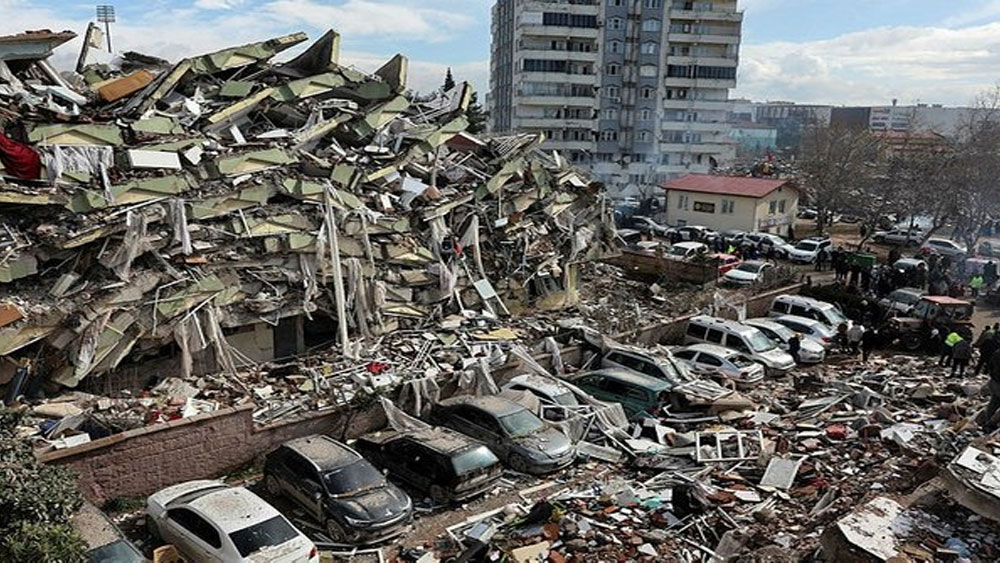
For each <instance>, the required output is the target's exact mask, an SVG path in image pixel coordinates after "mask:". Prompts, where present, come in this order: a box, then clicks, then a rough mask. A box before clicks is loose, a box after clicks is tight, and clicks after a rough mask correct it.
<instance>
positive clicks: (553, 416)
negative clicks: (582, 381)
mask: <svg viewBox="0 0 1000 563" xmlns="http://www.w3.org/2000/svg"><path fill="white" fill-rule="evenodd" d="M503 390H511V391H527V392H528V393H531V394H532V395H534V396H535V397H537V398H538V401H539V402H540V403H541V404H542V418H544V419H546V420H552V421H560V420H565V419H566V418H567V413H566V409H572V408H573V407H577V406H580V401H579V400H578V399H577V398H576V395H575V394H574V393H573V390H572V389H570V388H569V387H567V386H566V385H564V384H563V383H562V382H560V381H559V380H558V379H553V378H551V377H544V376H541V375H534V374H525V375H518V376H517V377H514V378H512V379H511V380H510V381H508V382H507V383H506V384H505V385H504V386H503ZM525 406H527V405H525Z"/></svg>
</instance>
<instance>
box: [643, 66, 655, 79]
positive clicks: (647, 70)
mask: <svg viewBox="0 0 1000 563" xmlns="http://www.w3.org/2000/svg"><path fill="white" fill-rule="evenodd" d="M657 71H658V69H657V68H656V65H642V66H640V67H639V76H644V77H646V78H651V77H655V76H656V74H657Z"/></svg>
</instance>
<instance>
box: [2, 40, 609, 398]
mask: <svg viewBox="0 0 1000 563" xmlns="http://www.w3.org/2000/svg"><path fill="white" fill-rule="evenodd" d="M73 36H74V35H73V34H72V33H69V32H65V33H51V32H48V31H40V32H29V33H26V34H22V35H17V36H9V37H4V38H0V120H2V122H3V124H4V130H5V133H6V135H5V136H3V137H2V139H3V141H4V144H3V145H0V154H2V156H3V159H2V163H3V169H2V174H3V177H2V183H0V287H2V288H3V295H4V297H3V298H0V383H6V384H9V383H10V382H12V381H15V382H19V385H20V386H21V387H19V388H18V389H15V390H14V391H13V393H12V394H13V395H14V396H16V395H18V394H29V392H30V390H31V388H32V385H30V384H29V383H30V382H32V381H34V382H37V381H39V380H42V379H46V380H48V381H50V382H52V383H56V384H59V385H62V386H67V387H75V386H77V385H78V384H79V383H80V382H81V381H82V380H84V379H85V378H88V377H93V376H102V375H107V374H109V373H112V372H117V373H121V372H123V371H128V370H127V369H126V368H128V367H130V366H131V369H132V370H133V371H136V370H138V371H141V372H142V373H140V374H139V375H140V376H142V377H153V376H154V375H155V376H160V378H162V376H164V375H167V376H169V375H178V376H182V377H184V378H188V377H190V376H191V375H199V374H209V373H222V374H226V375H228V376H235V375H236V374H237V373H238V372H239V371H240V370H241V369H242V368H244V367H246V366H255V365H257V364H259V363H262V362H266V361H270V360H272V359H274V358H281V357H289V356H293V355H299V354H302V353H304V352H306V351H307V350H308V349H309V348H310V347H319V346H323V345H329V344H330V343H331V342H334V341H336V342H337V343H338V345H339V348H340V351H341V352H342V354H343V355H344V356H345V357H360V356H361V355H363V352H364V351H365V350H367V349H368V348H369V347H370V344H365V343H364V342H369V343H371V342H373V341H376V340H377V339H379V338H383V337H388V336H391V335H393V334H398V333H403V332H406V333H407V334H410V335H414V334H416V335H418V336H419V334H420V332H419V331H421V330H423V329H425V328H427V327H433V328H439V327H446V328H448V329H450V330H460V329H463V328H464V327H469V326H477V327H482V326H484V325H485V324H489V323H491V322H495V321H496V319H502V318H504V317H506V316H509V315H510V314H511V313H512V312H514V313H516V312H517V310H525V309H526V308H528V307H531V308H532V309H534V310H544V309H558V308H562V307H566V306H572V305H574V304H575V303H576V302H577V301H578V294H577V281H578V266H579V264H581V263H583V262H585V261H587V260H590V259H593V258H595V257H597V256H598V255H600V254H602V253H604V252H605V251H607V249H609V248H610V247H611V245H612V241H613V236H614V235H613V227H612V226H611V222H610V218H609V217H610V216H609V215H608V214H607V212H606V210H605V206H604V205H603V203H602V199H601V198H602V197H603V196H602V194H601V193H600V189H599V188H600V186H599V185H596V184H592V183H590V182H589V181H588V180H587V179H586V178H584V177H581V176H580V175H579V174H578V173H576V172H575V171H573V170H572V169H570V168H569V167H568V166H567V164H566V162H565V161H564V160H563V159H562V158H561V157H560V156H559V155H558V154H546V153H543V152H541V151H539V150H538V145H539V143H540V141H541V139H540V138H539V137H538V136H534V135H516V136H507V137H493V138H477V137H475V136H473V135H471V134H469V133H467V132H466V128H467V126H468V120H467V118H466V115H465V113H466V109H467V108H468V105H469V102H470V97H471V95H472V89H471V88H470V87H469V85H468V84H466V83H462V84H459V85H458V86H456V87H455V88H453V89H452V90H449V91H446V92H438V93H436V94H434V95H432V96H428V97H424V98H417V97H413V96H410V95H408V94H407V93H406V76H407V59H406V58H405V57H403V56H401V55H397V56H396V57H394V58H392V59H391V60H390V61H388V62H387V63H386V64H385V65H383V66H382V67H381V68H379V69H378V70H376V71H375V72H374V73H373V74H367V73H363V72H359V71H357V70H355V69H353V68H348V67H346V66H342V65H341V64H339V63H338V56H339V44H340V37H339V35H338V34H337V33H335V32H333V31H330V32H327V33H326V34H325V35H324V36H323V37H321V38H320V39H319V40H318V41H316V42H315V43H313V44H312V45H310V46H308V47H307V48H305V50H303V51H302V52H301V53H300V54H299V55H297V56H295V57H294V58H292V59H291V60H289V61H288V62H285V63H281V64H278V63H273V62H271V60H272V58H273V57H274V56H275V55H277V54H279V53H281V52H283V51H285V50H287V49H289V48H291V47H293V46H296V45H299V44H302V43H303V42H305V41H306V40H307V37H306V36H305V35H304V34H302V33H295V34H291V35H286V36H283V37H277V38H273V39H270V40H267V41H262V42H260V43H253V44H248V45H241V46H237V47H233V48H229V49H223V50H221V51H217V52H214V53H209V54H206V55H202V56H197V57H191V58H188V59H184V60H182V61H180V62H177V63H169V62H167V61H163V60H161V59H157V58H155V57H150V56H147V55H141V54H137V53H124V54H116V55H112V54H110V53H106V52H104V51H102V50H101V49H100V44H101V41H100V30H99V29H98V28H96V27H95V26H92V27H91V28H90V29H88V31H87V35H86V37H85V41H84V46H83V50H82V52H81V53H80V57H79V63H78V66H77V69H76V71H77V72H76V73H69V74H59V73H57V72H55V71H54V70H53V69H52V67H51V66H50V65H49V64H48V63H47V62H46V59H47V58H48V56H49V55H50V54H51V52H52V49H53V48H55V47H56V46H58V45H59V44H61V43H63V42H65V41H68V40H69V39H71V38H72V37H73ZM413 331H417V332H413ZM418 348H419V346H418ZM416 352H419V350H416ZM26 359H31V360H32V361H33V363H32V365H31V367H30V375H31V376H33V377H30V378H18V377H16V374H17V372H18V365H19V364H22V367H23V364H24V361H23V360H26ZM157 359H170V360H171V362H170V363H171V364H176V363H177V359H179V360H180V365H181V370H180V373H177V370H176V369H173V370H172V371H169V372H168V373H165V374H164V373H157V371H156V369H155V368H154V367H152V366H154V365H155V361H156V360H157ZM140 365H142V366H143V367H142V368H141V370H140V368H138V367H137V366H140ZM334 371H336V370H334ZM299 383H301V384H303V385H308V384H307V383H306V382H305V381H302V382H299ZM230 385H237V386H241V387H248V386H253V383H252V382H251V383H247V384H243V383H230ZM266 385H267V383H266V382H264V383H262V384H261V385H259V386H258V387H265V386H266ZM35 388H36V389H37V385H35ZM248 388H249V387H248ZM253 392H257V389H254V390H253ZM8 394H11V393H8Z"/></svg>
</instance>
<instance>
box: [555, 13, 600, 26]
mask: <svg viewBox="0 0 1000 563" xmlns="http://www.w3.org/2000/svg"><path fill="white" fill-rule="evenodd" d="M542 24H543V25H561V26H564V27H590V28H596V27H597V16H586V15H580V14H568V13H553V12H545V13H544V14H542Z"/></svg>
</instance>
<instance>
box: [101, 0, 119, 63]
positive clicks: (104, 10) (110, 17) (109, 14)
mask: <svg viewBox="0 0 1000 563" xmlns="http://www.w3.org/2000/svg"><path fill="white" fill-rule="evenodd" d="M97 21H99V22H101V23H103V24H104V34H105V35H107V36H108V52H109V53H114V50H113V49H111V24H112V23H114V22H115V7H114V6H107V5H101V6H98V7H97Z"/></svg>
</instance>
